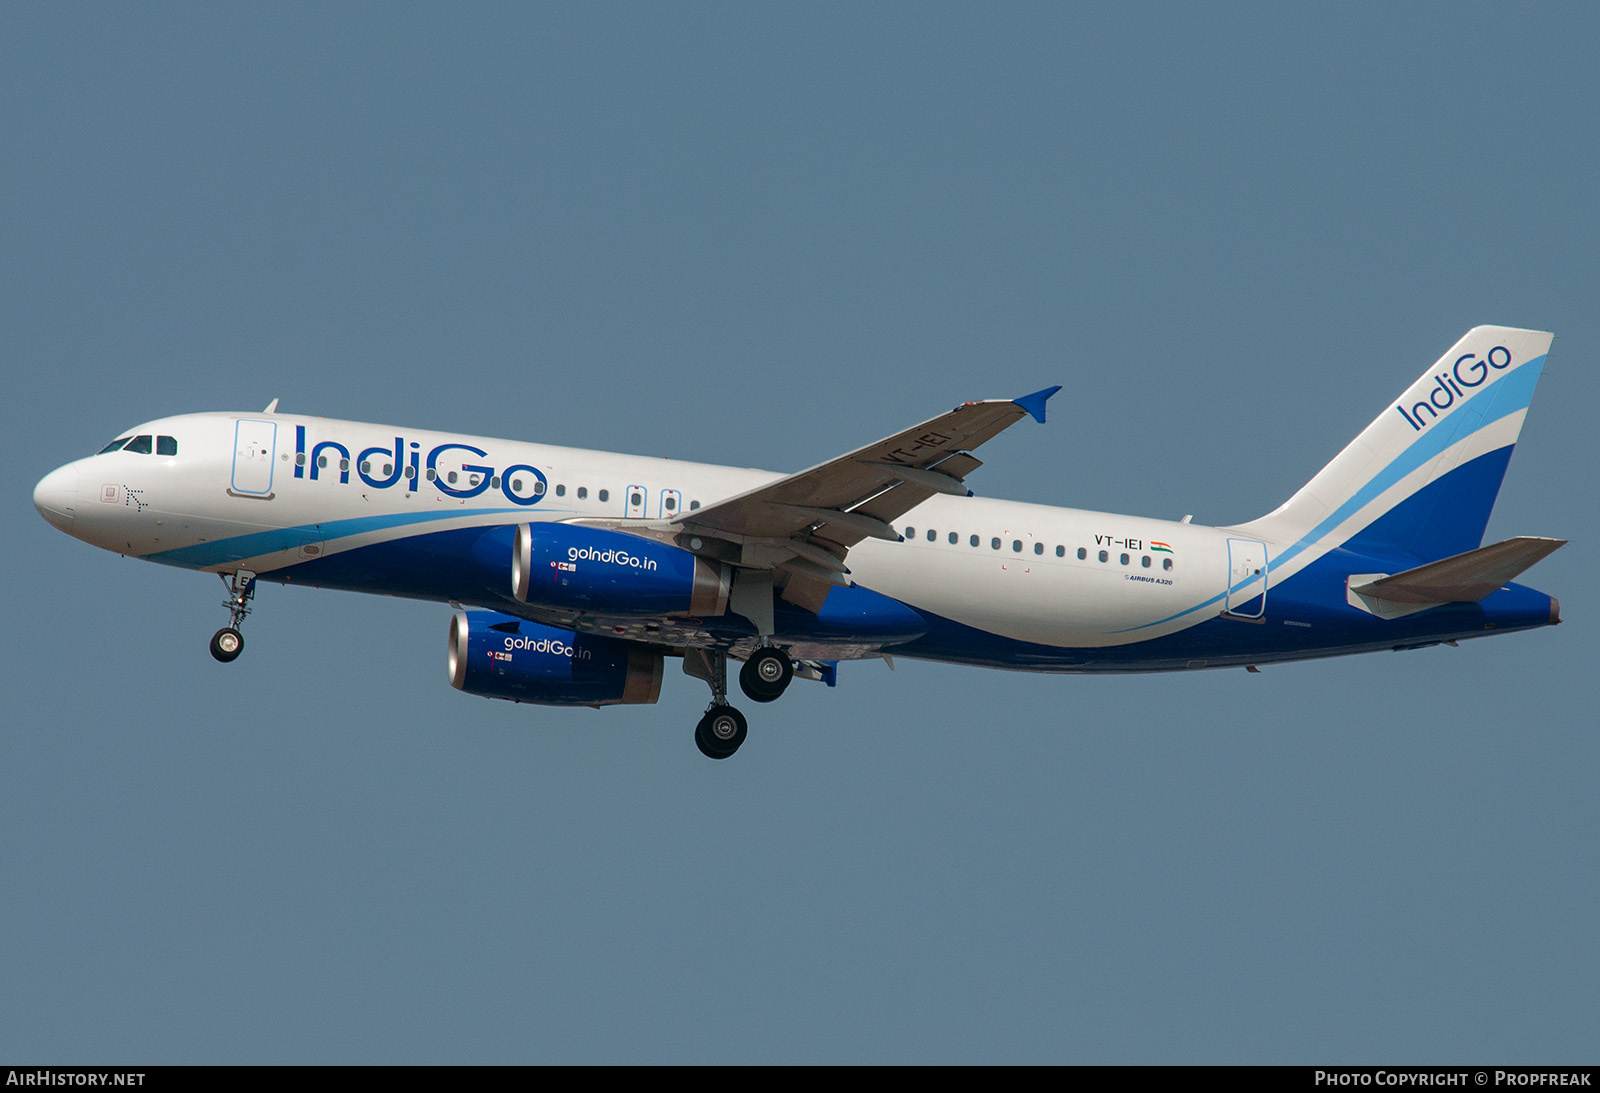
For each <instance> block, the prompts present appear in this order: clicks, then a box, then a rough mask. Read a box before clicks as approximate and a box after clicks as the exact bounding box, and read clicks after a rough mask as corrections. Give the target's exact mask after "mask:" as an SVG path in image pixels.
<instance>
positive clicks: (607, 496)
mask: <svg viewBox="0 0 1600 1093" xmlns="http://www.w3.org/2000/svg"><path fill="white" fill-rule="evenodd" d="M600 500H602V501H609V500H611V491H610V490H601V491H600Z"/></svg>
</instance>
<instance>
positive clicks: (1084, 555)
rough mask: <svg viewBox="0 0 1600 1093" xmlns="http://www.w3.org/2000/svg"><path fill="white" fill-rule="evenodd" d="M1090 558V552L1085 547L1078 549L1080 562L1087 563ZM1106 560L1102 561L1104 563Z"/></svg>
mask: <svg viewBox="0 0 1600 1093" xmlns="http://www.w3.org/2000/svg"><path fill="white" fill-rule="evenodd" d="M1088 557H1089V552H1088V550H1086V549H1085V548H1083V547H1079V548H1078V561H1080V562H1082V561H1085V560H1087V559H1088ZM1104 560H1105V559H1104V558H1102V559H1101V561H1104Z"/></svg>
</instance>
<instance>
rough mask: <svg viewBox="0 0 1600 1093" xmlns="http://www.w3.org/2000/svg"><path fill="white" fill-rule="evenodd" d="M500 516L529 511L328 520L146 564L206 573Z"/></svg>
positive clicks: (154, 557) (179, 551) (150, 557)
mask: <svg viewBox="0 0 1600 1093" xmlns="http://www.w3.org/2000/svg"><path fill="white" fill-rule="evenodd" d="M500 513H514V514H516V515H518V516H526V515H527V510H526V509H513V508H493V509H456V510H454V511H453V512H398V513H391V514H390V515H387V516H358V517H354V518H352V519H349V520H328V521H325V522H323V523H320V524H301V525H300V526H298V527H292V528H273V529H272V530H270V531H257V532H252V533H251V534H249V535H235V536H234V537H233V538H231V539H218V540H217V541H216V542H214V543H196V544H195V545H194V546H186V547H177V548H175V549H173V550H163V551H160V552H158V553H156V554H145V555H143V556H142V557H144V558H145V560H146V561H151V562H165V563H167V564H168V565H181V566H192V567H195V568H199V569H203V568H205V567H206V566H209V565H222V564H223V563H225V562H237V561H240V560H242V559H245V558H258V557H260V556H261V555H263V554H273V553H276V552H277V551H280V550H293V549H295V548H297V547H299V546H300V544H302V543H304V542H305V541H306V540H307V539H312V540H315V541H317V542H330V541H332V540H334V539H343V538H345V537H346V536H349V535H361V534H364V533H366V532H369V531H383V530H386V529H388V528H398V527H406V526H408V525H411V524H425V523H429V522H435V521H442V520H456V519H459V518H461V517H463V516H492V515H496V514H500Z"/></svg>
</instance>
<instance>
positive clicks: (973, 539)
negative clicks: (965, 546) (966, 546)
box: [967, 535, 978, 546]
mask: <svg viewBox="0 0 1600 1093" xmlns="http://www.w3.org/2000/svg"><path fill="white" fill-rule="evenodd" d="M967 542H968V543H970V544H971V545H973V546H977V545H978V537H977V536H976V535H974V536H973V537H972V538H971V539H969V540H967Z"/></svg>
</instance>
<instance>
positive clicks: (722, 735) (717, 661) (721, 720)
mask: <svg viewBox="0 0 1600 1093" xmlns="http://www.w3.org/2000/svg"><path fill="white" fill-rule="evenodd" d="M689 655H698V656H700V657H703V658H704V660H703V662H702V664H701V665H699V666H697V667H703V668H704V669H705V671H704V674H703V675H702V673H701V672H700V671H698V670H697V671H695V672H694V673H692V674H694V675H700V676H701V678H703V679H705V680H706V682H708V683H710V684H711V705H710V706H708V707H706V713H705V716H704V717H702V718H701V719H700V723H699V724H698V725H696V726H695V727H694V742H695V746H696V747H698V748H699V749H700V754H701V755H704V756H705V757H706V758H707V759H726V758H728V756H730V755H732V754H733V753H734V752H736V751H738V750H739V745H740V744H743V743H744V738H745V736H746V735H747V734H748V733H749V731H750V725H749V723H748V722H746V721H745V719H744V714H742V713H740V712H739V711H738V710H736V709H734V708H733V707H732V706H730V705H728V654H727V653H724V652H722V651H721V650H720V649H705V650H695V651H693V652H692V653H691V654H689Z"/></svg>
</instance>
